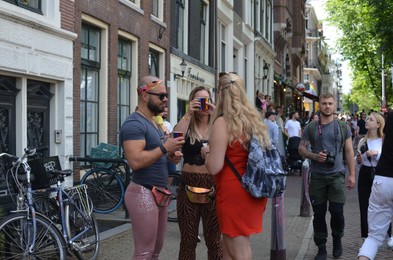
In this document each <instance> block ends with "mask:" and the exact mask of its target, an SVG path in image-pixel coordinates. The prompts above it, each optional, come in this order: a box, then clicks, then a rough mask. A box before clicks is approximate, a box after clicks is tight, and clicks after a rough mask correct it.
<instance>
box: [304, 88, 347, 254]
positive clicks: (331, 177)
mask: <svg viewBox="0 0 393 260" xmlns="http://www.w3.org/2000/svg"><path fill="white" fill-rule="evenodd" d="M319 107H320V116H319V120H318V121H316V122H312V123H310V124H308V125H307V126H306V127H305V129H304V132H303V135H302V141H301V142H300V146H299V154H300V155H301V156H303V157H305V158H307V159H310V160H311V170H310V172H311V178H310V186H309V194H310V200H311V203H312V208H313V212H314V219H313V227H314V242H315V244H316V245H317V247H318V254H317V255H316V256H315V260H324V259H326V257H327V251H326V241H327V237H328V231H327V225H326V220H325V217H326V211H327V209H328V201H329V212H330V215H331V222H330V225H331V229H332V232H331V233H332V237H333V257H334V258H338V257H340V256H341V255H342V252H343V249H342V243H341V238H342V237H343V235H344V203H345V186H346V187H347V188H348V189H350V190H351V189H353V187H354V186H355V160H354V153H353V146H352V139H351V135H352V134H351V130H350V128H349V127H348V126H347V125H346V124H345V122H344V124H343V125H342V123H341V122H340V121H338V120H334V118H333V113H334V111H335V99H334V96H333V95H331V94H323V95H321V96H320V97H319ZM309 144H310V145H311V151H310V150H309V149H308V147H309ZM344 153H345V157H346V158H347V166H348V169H349V175H348V177H347V181H346V182H345V173H346V167H345V165H344V162H343V154H344Z"/></svg>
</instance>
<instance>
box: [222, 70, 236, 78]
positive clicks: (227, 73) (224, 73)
mask: <svg viewBox="0 0 393 260" xmlns="http://www.w3.org/2000/svg"><path fill="white" fill-rule="evenodd" d="M229 74H235V75H237V72H234V71H230V72H220V73H219V74H218V77H219V78H221V77H222V76H224V75H229Z"/></svg>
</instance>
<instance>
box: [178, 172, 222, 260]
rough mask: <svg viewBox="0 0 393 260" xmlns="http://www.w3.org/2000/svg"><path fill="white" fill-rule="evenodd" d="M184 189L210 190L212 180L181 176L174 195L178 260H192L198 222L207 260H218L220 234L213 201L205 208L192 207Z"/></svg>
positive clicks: (184, 174)
mask: <svg viewBox="0 0 393 260" xmlns="http://www.w3.org/2000/svg"><path fill="white" fill-rule="evenodd" d="M185 185H189V186H194V187H201V188H211V187H213V186H215V185H214V177H213V176H212V175H210V174H207V173H206V174H201V173H190V172H182V175H181V184H180V187H179V191H178V195H177V217H178V222H179V229H180V236H181V240H180V251H179V260H194V259H195V258H196V255H195V249H196V247H197V241H198V230H199V222H200V220H201V218H202V225H203V235H204V238H205V242H206V246H207V252H208V259H209V260H217V259H222V246H221V233H220V230H219V225H218V220H217V212H216V204H215V200H213V201H211V202H209V203H206V204H197V203H192V202H190V201H189V200H188V198H187V194H186V190H185Z"/></svg>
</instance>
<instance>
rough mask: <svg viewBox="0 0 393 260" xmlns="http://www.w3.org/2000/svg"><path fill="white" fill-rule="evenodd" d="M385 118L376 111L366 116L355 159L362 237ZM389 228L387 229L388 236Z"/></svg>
mask: <svg viewBox="0 0 393 260" xmlns="http://www.w3.org/2000/svg"><path fill="white" fill-rule="evenodd" d="M384 126H385V119H384V118H383V117H382V116H381V115H380V114H379V113H376V112H372V113H370V114H369V115H368V117H367V118H366V129H367V134H366V136H365V137H364V138H362V139H361V140H360V141H359V146H358V148H359V149H358V152H357V155H356V161H357V163H358V164H362V166H361V167H360V170H359V179H358V196H359V207H360V229H361V235H362V238H367V234H368V223H367V209H368V201H369V198H370V194H371V187H372V185H373V180H374V171H375V167H376V166H377V164H378V160H379V157H380V156H381V151H382V138H383V128H384ZM390 232H391V231H390V229H389V231H388V233H389V236H390Z"/></svg>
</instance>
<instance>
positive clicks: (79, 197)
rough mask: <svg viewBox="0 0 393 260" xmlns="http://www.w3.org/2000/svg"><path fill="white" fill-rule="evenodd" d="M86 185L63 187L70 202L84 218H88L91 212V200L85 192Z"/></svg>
mask: <svg viewBox="0 0 393 260" xmlns="http://www.w3.org/2000/svg"><path fill="white" fill-rule="evenodd" d="M87 189H88V188H87V185H86V184H81V185H77V186H74V187H70V188H67V189H65V192H66V193H67V194H68V196H69V198H70V200H71V202H72V203H73V204H74V205H75V207H77V208H78V209H79V210H80V213H81V214H83V215H84V216H85V217H86V218H88V219H90V217H91V214H92V213H93V202H92V200H91V199H90V197H89V195H88V194H87Z"/></svg>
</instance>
